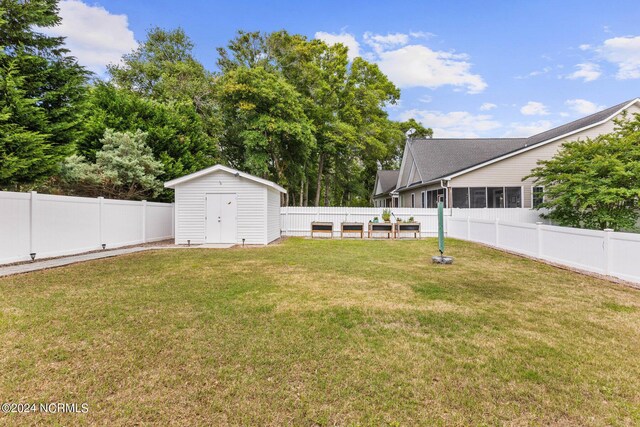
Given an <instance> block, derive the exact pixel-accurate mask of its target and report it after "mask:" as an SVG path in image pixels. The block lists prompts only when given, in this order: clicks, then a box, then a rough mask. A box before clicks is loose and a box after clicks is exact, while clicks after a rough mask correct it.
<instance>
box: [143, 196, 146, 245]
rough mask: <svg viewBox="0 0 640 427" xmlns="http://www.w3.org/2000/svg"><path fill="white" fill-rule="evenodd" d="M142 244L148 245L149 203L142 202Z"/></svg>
mask: <svg viewBox="0 0 640 427" xmlns="http://www.w3.org/2000/svg"><path fill="white" fill-rule="evenodd" d="M142 243H147V201H146V200H143V201H142Z"/></svg>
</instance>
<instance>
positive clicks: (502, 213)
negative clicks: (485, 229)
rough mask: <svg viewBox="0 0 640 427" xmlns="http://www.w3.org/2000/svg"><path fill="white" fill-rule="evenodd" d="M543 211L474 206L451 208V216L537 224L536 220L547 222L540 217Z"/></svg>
mask: <svg viewBox="0 0 640 427" xmlns="http://www.w3.org/2000/svg"><path fill="white" fill-rule="evenodd" d="M541 213H543V212H542V211H537V210H533V209H527V208H502V209H497V208H478V209H476V208H474V209H459V208H454V209H451V216H452V217H453V218H475V219H490V220H495V219H499V220H500V221H505V222H512V223H518V222H525V223H530V224H535V223H536V222H539V221H543V222H545V223H547V222H548V221H547V220H543V219H541V218H540V214H541Z"/></svg>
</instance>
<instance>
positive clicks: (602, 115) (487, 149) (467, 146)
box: [405, 98, 638, 187]
mask: <svg viewBox="0 0 640 427" xmlns="http://www.w3.org/2000/svg"><path fill="white" fill-rule="evenodd" d="M637 100H638V98H636V99H632V100H629V101H626V102H622V103H620V104H617V105H614V106H613V107H610V108H607V109H606V110H602V111H599V112H597V113H595V114H591V115H589V116H587V117H583V118H581V119H578V120H575V121H573V122H570V123H567V124H565V125H562V126H558V127H556V128H553V129H549V130H547V131H544V132H541V133H539V134H536V135H533V136H530V137H528V138H462V139H448V138H432V139H416V140H412V141H410V142H409V144H410V149H411V151H412V152H413V158H414V159H415V163H416V167H417V168H418V170H419V173H420V176H421V178H422V179H421V181H420V182H417V183H405V185H406V186H408V187H413V186H415V185H419V184H422V183H426V182H430V181H434V180H437V179H441V178H444V177H446V176H448V175H452V174H454V173H457V172H461V171H464V170H466V169H469V168H471V167H473V166H477V165H479V164H482V163H484V162H487V161H490V160H493V159H496V158H498V157H501V156H504V155H506V154H509V153H513V152H516V151H518V150H521V149H523V148H526V147H532V146H535V145H538V144H542V143H544V142H545V141H549V140H552V139H555V138H558V137H561V136H563V135H566V134H569V133H571V132H574V131H577V130H579V129H582V128H585V127H587V126H591V125H594V124H596V123H599V122H601V121H603V120H606V119H607V118H609V117H611V116H612V115H614V114H615V113H616V112H618V111H619V110H621V109H622V108H624V107H625V106H626V105H627V104H630V103H631V102H633V101H637Z"/></svg>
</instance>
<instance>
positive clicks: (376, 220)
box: [371, 216, 378, 224]
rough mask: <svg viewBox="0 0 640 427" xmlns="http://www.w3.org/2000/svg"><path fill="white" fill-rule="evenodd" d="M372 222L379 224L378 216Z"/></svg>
mask: <svg viewBox="0 0 640 427" xmlns="http://www.w3.org/2000/svg"><path fill="white" fill-rule="evenodd" d="M371 222H373V223H376V224H377V223H378V217H377V216H376V217H374V218H373V221H371Z"/></svg>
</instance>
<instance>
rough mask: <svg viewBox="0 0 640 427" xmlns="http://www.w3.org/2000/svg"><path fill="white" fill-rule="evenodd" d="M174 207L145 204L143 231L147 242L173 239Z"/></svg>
mask: <svg viewBox="0 0 640 427" xmlns="http://www.w3.org/2000/svg"><path fill="white" fill-rule="evenodd" d="M173 209H174V205H173V203H172V204H167V203H152V202H147V211H146V215H147V218H146V221H145V225H146V226H145V231H146V238H145V240H146V241H147V242H155V241H158V240H166V239H170V238H172V237H173Z"/></svg>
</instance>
